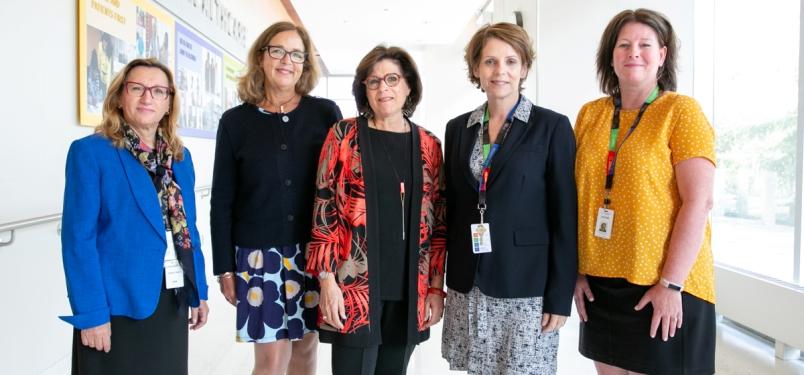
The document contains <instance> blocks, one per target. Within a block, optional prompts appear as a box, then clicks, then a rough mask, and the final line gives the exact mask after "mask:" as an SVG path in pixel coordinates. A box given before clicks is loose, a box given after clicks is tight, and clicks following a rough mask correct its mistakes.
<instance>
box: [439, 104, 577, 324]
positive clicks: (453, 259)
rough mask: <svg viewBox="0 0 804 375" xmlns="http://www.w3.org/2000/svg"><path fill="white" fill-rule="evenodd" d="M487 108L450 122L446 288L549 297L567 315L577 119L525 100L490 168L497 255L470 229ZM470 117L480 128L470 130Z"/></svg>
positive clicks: (573, 271)
mask: <svg viewBox="0 0 804 375" xmlns="http://www.w3.org/2000/svg"><path fill="white" fill-rule="evenodd" d="M528 107H529V108H530V110H529V112H530V114H529V115H527V112H528ZM483 110H484V107H483V106H481V107H479V108H478V109H477V110H475V111H473V112H469V113H465V114H463V115H461V116H458V117H456V118H454V119H452V120H451V121H450V122H449V123H448V124H447V133H446V137H445V142H446V144H445V149H446V153H445V163H444V165H445V173H446V183H447V189H446V192H447V286H448V287H449V288H450V289H453V290H456V291H458V292H461V293H468V292H469V291H470V290H471V289H472V287H473V286H474V285H477V286H478V287H479V288H480V290H481V291H482V292H483V294H485V295H488V296H492V297H497V298H522V297H538V296H543V297H544V312H546V313H552V314H559V315H565V316H568V315H569V314H570V309H571V305H572V292H573V290H574V287H575V280H576V277H577V267H578V255H577V250H578V249H577V215H578V214H577V213H578V209H577V196H576V191H575V136H574V135H573V131H572V127H571V126H570V122H569V120H568V119H567V117H566V116H564V115H561V114H559V113H556V112H553V111H550V110H548V109H544V108H541V107H537V106H535V105H533V104H531V103H530V102H529V101H528V100H527V99H525V98H524V97H523V99H522V100H521V102H520V105H519V108H518V109H517V111H516V115H515V116H514V121H513V123H512V124H511V130H510V133H509V134H508V136H507V138H506V139H505V141H504V143H503V145H502V147H501V148H500V150H499V151H498V152H497V155H496V156H495V157H494V159H493V160H492V163H491V174H490V176H489V181H488V190H487V191H488V193H487V205H488V208H487V210H486V213H485V221H486V222H487V223H490V224H491V243H492V252H491V253H488V254H480V255H475V254H473V253H472V245H471V238H470V224H473V223H479V222H480V221H479V220H480V214H479V212H478V210H477V200H478V194H477V187H478V182H477V180H476V179H475V178H474V176H473V174H472V171H471V169H470V167H469V158H470V156H471V153H472V149H473V146H474V143H475V140H476V139H477V135H478V126H480V123H479V121H475V120H477V119H478V117H479V119H480V121H482V112H483ZM478 111H480V113H479V115H480V116H478V113H477V112H478ZM473 113H474V116H472V114H473ZM526 116H527V117H526ZM470 117H471V118H472V120H473V122H474V124H473V125H472V126H470V127H467V122H468V121H469V120H470ZM525 118H526V119H527V122H525V121H523V120H524V119H525Z"/></svg>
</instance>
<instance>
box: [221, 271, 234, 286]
mask: <svg viewBox="0 0 804 375" xmlns="http://www.w3.org/2000/svg"><path fill="white" fill-rule="evenodd" d="M233 277H234V272H224V273H222V274H220V275H218V283H220V282H221V279H231V278H233Z"/></svg>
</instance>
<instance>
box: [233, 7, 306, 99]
mask: <svg viewBox="0 0 804 375" xmlns="http://www.w3.org/2000/svg"><path fill="white" fill-rule="evenodd" d="M285 31H295V32H296V33H297V34H299V37H300V38H301V40H302V43H303V44H304V52H306V53H307V58H306V59H305V60H304V63H303V64H302V74H301V77H299V81H298V82H296V93H298V94H299V95H307V94H309V93H310V91H313V89H314V88H315V86H316V85H317V84H318V77H319V76H320V75H321V73H320V70H319V67H318V58H317V57H316V55H315V53H314V52H313V43H312V41H310V36H309V35H308V34H307V31H306V30H305V29H304V28H303V27H301V26H296V25H294V24H292V23H290V22H285V21H283V22H277V23H275V24H273V25H271V26H269V27H268V28H267V29H265V31H263V32H262V34H260V36H258V37H257V40H255V41H254V44H252V45H251V48H250V49H249V51H248V62H247V63H246V64H247V67H246V73H245V74H244V75H243V76H242V77H240V80H239V81H238V82H237V95H238V96H239V97H240V100H242V101H244V102H246V103H251V104H254V105H259V104H260V103H261V102H262V101H263V100H264V99H265V72H263V71H262V59H263V58H264V53H263V48H264V47H266V46H268V43H270V42H271V39H273V38H274V37H275V36H276V35H277V34H279V33H282V32H285Z"/></svg>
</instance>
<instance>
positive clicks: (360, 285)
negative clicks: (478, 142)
mask: <svg viewBox="0 0 804 375" xmlns="http://www.w3.org/2000/svg"><path fill="white" fill-rule="evenodd" d="M421 87H422V86H421V80H420V78H419V74H418V71H417V69H416V65H415V63H414V62H413V59H412V58H411V57H410V55H409V54H408V53H407V52H405V51H404V50H403V49H401V48H398V47H383V46H378V47H376V48H374V49H373V50H372V51H371V52H369V53H368V55H366V56H365V57H364V58H363V60H362V61H361V62H360V64H359V65H358V67H357V70H356V73H355V80H354V84H353V86H352V91H353V93H354V95H355V98H356V102H357V106H358V110H359V111H360V113H361V114H360V116H359V117H357V118H351V119H346V120H343V121H340V122H338V123H337V124H335V126H334V127H333V128H332V129H331V130H330V132H329V134H328V135H327V138H326V140H325V141H324V146H323V148H322V150H321V158H320V161H319V166H318V177H317V179H316V184H317V186H316V197H315V208H314V211H313V233H312V240H311V241H310V243H309V245H308V246H309V247H308V251H307V271H308V272H310V273H312V274H314V275H317V276H318V278H319V280H320V282H321V301H320V305H319V306H320V314H319V319H318V323H319V328H320V339H321V341H322V342H327V343H332V344H333V346H332V372H333V374H335V375H338V374H374V373H377V374H380V373H382V374H395V373H398V374H404V373H405V371H406V368H407V364H408V360H409V359H410V356H411V354H412V352H413V349H414V347H415V345H416V344H418V343H420V342H422V341H424V340H426V339H427V338H428V337H429V327H430V326H432V325H433V324H436V323H437V322H438V321H439V320H440V319H441V315H442V311H443V307H444V299H443V298H444V296H445V293H444V292H443V289H442V288H443V283H444V258H445V228H444V202H443V198H442V195H441V192H442V180H441V178H442V173H441V164H442V155H441V144H440V141H439V140H438V139H437V138H436V137H435V136H434V135H432V134H431V133H430V132H428V131H427V130H424V129H423V128H421V127H419V126H418V125H416V124H414V123H412V122H411V121H410V120H409V119H408V117H409V116H410V115H411V114H412V113H413V111H414V109H415V108H416V105H417V104H418V103H419V100H420V99H421ZM369 275H371V277H369Z"/></svg>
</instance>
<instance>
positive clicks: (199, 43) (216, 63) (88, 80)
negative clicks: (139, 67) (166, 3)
mask: <svg viewBox="0 0 804 375" xmlns="http://www.w3.org/2000/svg"><path fill="white" fill-rule="evenodd" d="M78 7H79V11H78V49H79V51H78V56H79V57H78V60H79V61H78V76H79V80H78V91H79V93H78V98H79V100H78V106H79V111H78V113H79V122H80V123H81V124H82V125H86V126H96V125H97V124H99V123H100V121H101V117H102V110H103V100H104V99H105V98H106V94H107V92H106V91H107V87H108V86H109V84H110V83H111V80H112V78H114V76H115V75H116V74H117V73H118V72H120V70H121V69H122V68H123V67H124V66H125V65H126V64H127V63H128V62H129V61H131V60H132V59H135V58H140V57H153V58H156V59H158V60H159V61H161V62H162V63H164V64H165V65H167V66H168V67H170V68H171V69H173V74H174V79H175V80H176V87H177V91H178V95H179V101H180V103H181V104H180V106H181V108H180V110H179V112H180V117H179V130H180V133H181V134H183V135H190V136H197V137H206V138H214V137H215V132H216V131H217V127H218V120H219V119H220V115H221V114H222V113H223V111H224V110H225V109H227V108H229V107H231V106H233V105H236V104H237V103H238V99H237V76H238V75H239V74H240V71H241V70H242V63H240V62H239V61H238V60H237V59H236V58H234V57H232V56H231V55H229V54H226V53H225V52H223V51H222V50H221V49H220V48H218V47H216V46H215V45H214V44H213V43H212V42H210V41H209V40H207V39H206V38H205V37H203V36H201V35H200V34H198V33H197V32H195V31H193V30H191V29H190V28H189V27H187V26H185V25H183V24H181V23H180V22H178V21H176V19H175V18H174V17H173V15H171V14H170V13H169V12H167V11H165V10H164V9H163V8H161V7H160V6H159V5H156V4H155V3H154V2H153V1H152V0H79V2H78Z"/></svg>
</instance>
